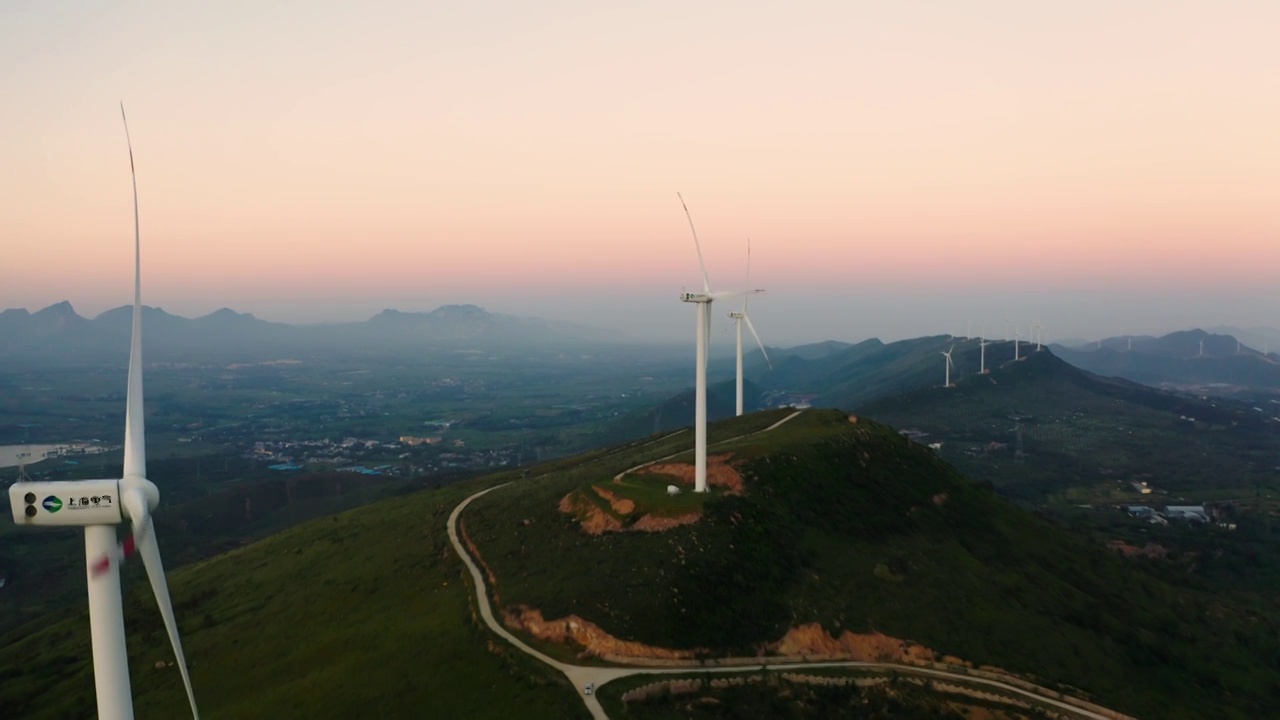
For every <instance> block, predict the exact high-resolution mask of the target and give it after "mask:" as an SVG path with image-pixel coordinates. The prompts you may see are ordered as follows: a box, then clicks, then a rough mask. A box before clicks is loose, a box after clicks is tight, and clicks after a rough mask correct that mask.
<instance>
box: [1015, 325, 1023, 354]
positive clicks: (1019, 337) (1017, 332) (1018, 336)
mask: <svg viewBox="0 0 1280 720" xmlns="http://www.w3.org/2000/svg"><path fill="white" fill-rule="evenodd" d="M1020 340H1022V331H1021V330H1019V329H1018V328H1016V327H1015V328H1014V329H1013V359H1014V360H1015V361H1017V360H1021V359H1022V358H1021V357H1019V356H1018V342H1019V341H1020Z"/></svg>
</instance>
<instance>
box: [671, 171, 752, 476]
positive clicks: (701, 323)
mask: <svg viewBox="0 0 1280 720" xmlns="http://www.w3.org/2000/svg"><path fill="white" fill-rule="evenodd" d="M676 197H678V198H680V206H681V207H683V208H684V215H685V217H686V218H687V219H688V220H689V230H690V232H692V233H693V246H694V248H695V249H696V250H697V251H698V266H699V268H700V269H701V270H702V292H700V293H690V292H686V293H683V294H681V295H680V300H681V302H687V303H693V304H694V306H695V308H696V309H697V313H698V323H697V328H698V339H697V354H696V357H695V359H694V363H695V365H696V370H695V372H694V378H695V379H694V391H693V393H694V421H693V423H694V427H693V437H694V442H693V445H694V452H693V467H694V470H693V490H694V492H700V493H704V492H706V491H707V345H708V344H709V341H710V338H711V303H712V301H714V300H721V299H724V298H729V297H733V296H735V295H738V293H736V292H711V282H710V280H708V279H707V264H706V263H705V262H704V261H703V259H702V244H701V243H699V242H698V231H697V230H696V229H695V228H694V227H693V216H692V215H690V214H689V206H688V205H686V204H685V202H684V196H682V195H681V194H680V193H676Z"/></svg>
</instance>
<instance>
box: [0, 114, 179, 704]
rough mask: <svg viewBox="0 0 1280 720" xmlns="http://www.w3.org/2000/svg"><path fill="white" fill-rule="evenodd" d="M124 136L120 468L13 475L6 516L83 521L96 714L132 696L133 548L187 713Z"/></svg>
mask: <svg viewBox="0 0 1280 720" xmlns="http://www.w3.org/2000/svg"><path fill="white" fill-rule="evenodd" d="M120 116H121V119H122V120H124V132H125V142H126V143H127V144H128V146H129V173H130V175H131V177H132V180H133V243H134V244H133V248H134V281H133V327H132V340H131V341H130V347H129V375H128V386H127V387H128V391H127V393H126V396H125V420H124V422H125V426H124V471H123V472H122V473H121V475H122V477H121V478H120V479H118V480H117V479H104V480H72V481H51V482H16V483H14V484H13V485H11V486H10V487H9V500H10V504H11V506H12V508H13V519H14V522H16V523H18V524H19V525H41V526H49V525H53V526H63V527H67V526H73V527H83V528H84V550H85V559H86V564H87V566H88V567H87V568H86V574H87V575H88V594H89V635H90V638H91V642H92V647H93V680H94V686H95V690H96V697H97V709H98V717H99V718H104V719H109V720H129V719H130V718H132V717H133V697H132V693H131V691H130V686H129V655H128V652H127V649H126V647H125V633H124V611H123V600H122V597H121V592H120V565H121V563H122V562H123V561H124V560H125V558H127V557H129V556H131V555H133V554H134V553H135V552H136V553H137V554H138V555H140V556H141V557H142V565H143V568H144V569H145V570H146V573H147V578H148V580H150V581H151V589H152V592H153V593H154V594H155V596H156V604H157V605H158V606H159V609H160V616H161V618H162V619H163V621H164V627H165V630H166V631H167V633H168V635H169V642H170V643H171V644H172V646H173V654H174V656H175V658H176V659H177V661H178V670H179V672H180V673H181V674H182V684H183V685H184V686H185V687H186V690H187V700H188V701H190V703H191V714H192V716H194V717H196V718H199V711H198V710H197V709H196V698H195V693H194V692H193V691H192V689H191V676H190V675H189V674H188V672H187V661H186V658H185V657H184V656H183V653H182V641H181V639H180V638H179V636H178V623H177V620H176V619H175V618H174V614H173V603H172V601H171V600H170V598H169V587H168V583H167V582H166V580H165V574H164V565H163V564H162V562H161V560H160V546H159V545H158V544H157V542H156V529H155V525H154V523H152V521H151V512H152V511H153V510H155V509H156V506H157V505H158V504H159V502H160V491H159V489H158V488H156V486H155V483H153V482H151V481H150V480H149V479H147V448H146V439H145V428H144V418H143V400H142V250H141V248H142V240H141V233H140V230H139V222H138V178H137V173H136V171H135V170H134V165H133V142H132V141H131V140H130V139H129V123H128V120H127V119H125V117H124V105H123V104H122V105H121V106H120ZM126 520H127V521H129V522H130V524H131V525H132V534H131V535H130V536H129V537H128V538H126V540H125V542H124V543H122V544H121V545H119V546H117V544H116V525H119V524H121V523H123V522H125V521H126Z"/></svg>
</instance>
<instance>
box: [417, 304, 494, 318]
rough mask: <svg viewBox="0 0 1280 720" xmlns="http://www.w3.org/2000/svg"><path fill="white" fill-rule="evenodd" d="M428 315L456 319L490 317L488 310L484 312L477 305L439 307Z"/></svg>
mask: <svg viewBox="0 0 1280 720" xmlns="http://www.w3.org/2000/svg"><path fill="white" fill-rule="evenodd" d="M429 314H431V315H438V316H440V317H458V318H463V317H488V316H489V315H490V313H489V311H488V310H485V309H484V308H482V307H480V306H479V305H471V304H464V305H441V306H440V307H438V308H436V309H435V310H432V311H431V312H430V313H429Z"/></svg>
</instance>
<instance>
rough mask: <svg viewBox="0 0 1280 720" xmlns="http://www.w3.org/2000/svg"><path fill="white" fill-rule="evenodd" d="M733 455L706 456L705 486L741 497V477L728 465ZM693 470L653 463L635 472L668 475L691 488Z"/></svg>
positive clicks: (743, 488)
mask: <svg viewBox="0 0 1280 720" xmlns="http://www.w3.org/2000/svg"><path fill="white" fill-rule="evenodd" d="M732 457H733V453H724V454H721V455H708V456H707V486H708V487H721V488H724V489H725V493H726V494H729V495H741V494H742V493H743V492H744V491H745V489H746V488H745V486H744V485H743V483H742V475H741V474H740V473H739V472H738V471H737V470H735V469H734V468H733V466H732V465H730V464H729V460H730V458H732ZM695 470H696V469H695V468H694V466H693V465H692V464H687V463H655V464H653V465H646V466H645V467H642V468H640V469H639V470H636V472H638V473H658V474H661V475H670V476H672V477H674V478H676V479H677V480H679V481H680V483H681V484H683V485H688V486H689V487H693V475H694V472H695Z"/></svg>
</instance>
